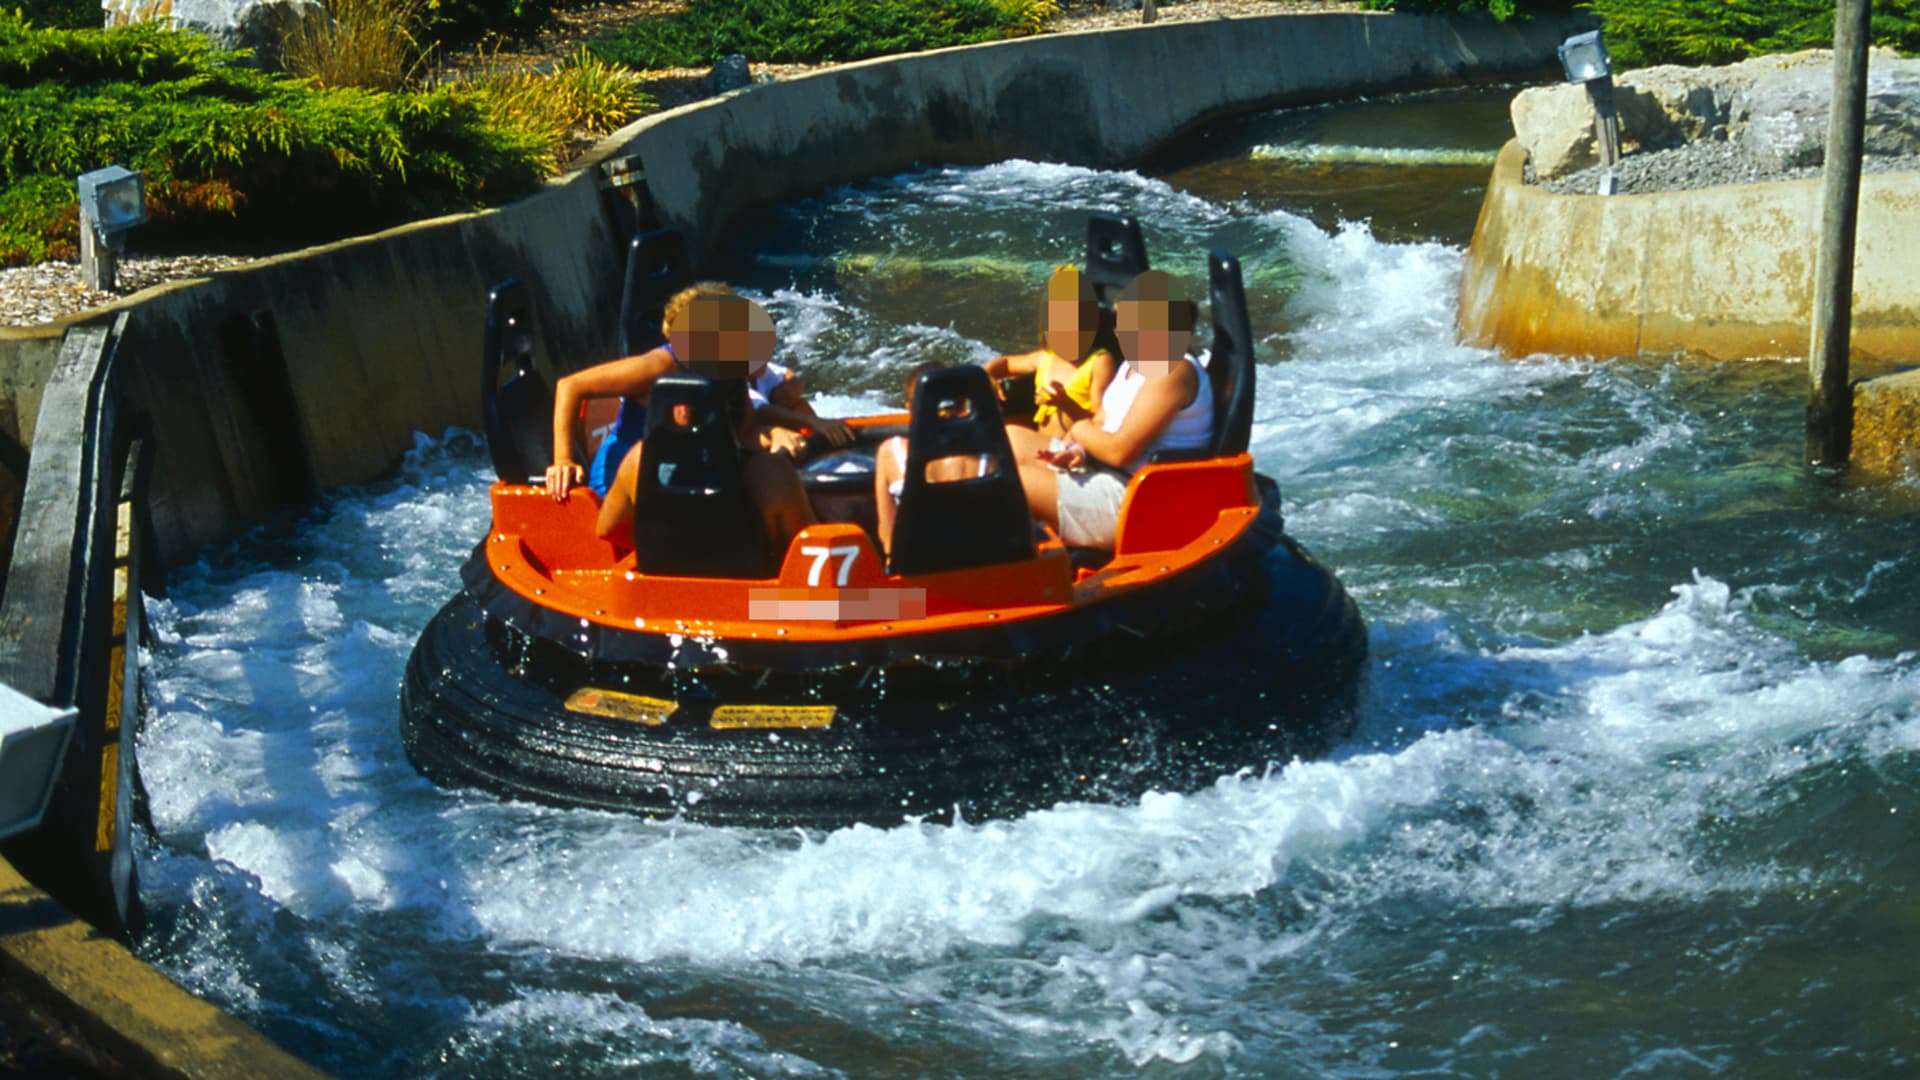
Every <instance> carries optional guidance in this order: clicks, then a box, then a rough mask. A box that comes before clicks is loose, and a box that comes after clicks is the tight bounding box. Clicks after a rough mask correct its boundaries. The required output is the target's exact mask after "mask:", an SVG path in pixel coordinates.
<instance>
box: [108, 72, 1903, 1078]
mask: <svg viewBox="0 0 1920 1080" xmlns="http://www.w3.org/2000/svg"><path fill="white" fill-rule="evenodd" d="M1505 98H1506V92H1504V91H1503V92H1498V93H1485V92H1481V93H1469V94H1442V95H1427V96H1421V97H1415V98H1406V99H1384V100H1381V101H1375V102H1366V103H1357V104H1352V105H1345V106H1338V107H1325V108H1317V109H1303V110H1293V111H1288V112H1282V113H1276V114H1271V115H1269V116H1265V117H1261V118H1257V119H1254V120H1249V121H1245V122H1242V123H1239V124H1236V125H1233V126H1231V127H1224V128H1221V129H1219V130H1216V131H1214V132H1212V133H1210V134H1209V135H1208V137H1206V138H1205V139H1203V140H1200V141H1199V142H1197V143H1196V144H1194V145H1193V146H1191V147H1189V148H1187V149H1186V152H1185V157H1184V158H1183V159H1182V160H1181V161H1179V162H1178V163H1177V164H1176V166H1175V167H1173V168H1170V169H1167V170H1162V171H1158V172H1154V173H1151V174H1149V175H1144V176H1143V175H1139V174H1135V173H1131V172H1100V171H1093V170H1088V169H1082V168H1075V167H1068V166H1061V165H1044V164H1035V163H1030V162H1006V163H1002V164H997V165H991V166H987V167H983V168H966V169H960V168H952V169H931V170H927V171H921V172H915V173H910V174H906V175H902V176H895V177H889V178H879V179H874V180H872V181H869V182H866V183H862V184H859V185H855V186H852V187H848V188H843V189H838V190H834V191H830V192H826V193H823V194H822V195H820V196H819V197H817V198H814V199H810V200H806V201H802V202H799V203H795V204H791V205H787V206H784V207H781V208H778V209H777V210H775V211H771V212H769V213H768V214H767V215H766V217H765V218H764V220H762V221H761V222H759V223H758V224H757V225H756V227H755V228H754V230H753V231H752V234H751V237H750V239H749V240H748V242H746V243H744V244H743V245H742V246H741V248H740V249H739V250H738V251H737V252H736V253H735V254H734V256H733V258H732V265H731V274H730V276H731V277H732V278H733V279H734V280H736V281H737V282H739V283H741V284H742V285H743V287H745V288H747V289H748V290H750V291H751V292H752V293H753V294H754V295H756V296H758V297H761V298H762V299H763V300H764V301H765V302H766V303H767V305H768V307H769V308H770V309H771V310H772V311H773V313H774V315H775V319H776V322H777V324H778V326H779V328H780V333H781V336H782V341H783V348H784V349H785V350H786V356H787V358H789V359H791V360H792V361H793V362H794V363H795V364H796V365H797V366H799V367H800V368H801V369H802V370H803V371H804V373H805V374H806V376H807V378H808V379H809V380H810V382H811V383H812V385H813V386H814V387H815V400H816V402H817V403H818V404H820V405H821V406H822V408H823V411H827V412H833V411H837V410H838V411H851V410H854V409H856V408H874V407H877V406H881V405H885V404H889V403H891V402H893V401H894V400H895V398H896V396H897V395H898V393H899V384H900V376H901V375H902V373H904V371H905V370H906V369H907V367H908V366H910V365H911V364H913V363H914V362H917V361H918V360H920V359H921V358H923V357H926V356H929V355H931V356H935V357H939V358H944V359H949V360H969V359H983V358H985V357H988V356H991V355H993V354H994V353H995V352H996V351H999V350H1004V349H1010V348H1015V347H1022V346H1025V345H1026V343H1027V342H1029V341H1030V340H1031V339H1032V336H1033V331H1034V327H1033V315H1032V312H1033V308H1034V301H1036V300H1037V297H1038V296H1039V288H1040V284H1041V282H1042V281H1044V278H1045V274H1046V272H1047V271H1048V269H1050V268H1051V267H1052V266H1053V265H1054V264H1056V263H1061V262H1067V261H1072V260H1074V259H1076V258H1077V250H1078V246H1079V244H1080V243H1081V242H1082V241H1081V237H1082V235H1083V232H1082V230H1083V227H1084V225H1083V220H1084V214H1085V213H1086V212H1087V211H1088V210H1093V209H1101V210H1117V211H1125V212H1130V213H1134V214H1137V215H1138V216H1139V217H1140V218H1141V219H1142V221H1143V223H1144V225H1145V229H1146V233H1147V239H1148V244H1149V247H1150V250H1151V251H1152V252H1153V254H1154V256H1155V258H1156V259H1157V260H1158V262H1159V263H1160V264H1161V265H1163V266H1165V267H1166V268H1168V269H1170V270H1172V271H1174V272H1175V274H1176V276H1178V277H1179V278H1181V279H1182V280H1184V281H1186V282H1188V283H1189V284H1190V285H1191V286H1192V287H1193V288H1194V290H1195V292H1196V294H1198V293H1199V291H1200V286H1201V283H1202V282H1203V280H1204V262H1203V260H1204V254H1205V251H1206V249H1207V248H1208V247H1210V246H1218V247H1224V248H1226V249H1228V250H1231V251H1234V252H1236V253H1238V254H1240V255H1241V256H1242V258H1243V260H1244V262H1245V266H1246V271H1247V278H1248V291H1249V301H1250V307H1251V309H1252V311H1253V314H1254V324H1255V333H1256V337H1258V338H1260V339H1261V341H1260V346H1259V353H1260V356H1261V359H1262V361H1263V364H1262V367H1261V369H1260V388H1259V398H1258V408H1257V412H1256V423H1255V429H1254V445H1255V451H1256V456H1257V458H1258V460H1259V463H1260V466H1261V468H1262V469H1263V471H1265V472H1267V473H1269V474H1270V475H1272V476H1274V477H1275V478H1276V479H1278V481H1279V483H1280V485H1281V488H1282V490H1283V492H1284V496H1285V510H1286V515H1287V520H1288V526H1289V530H1290V531H1291V532H1292V533H1293V534H1294V535H1295V536H1296V537H1298V538H1300V539H1301V540H1302V541H1303V542H1304V543H1305V544H1306V545H1307V546H1308V547H1309V548H1311V549H1312V550H1313V551H1314V552H1315V553H1316V554H1317V555H1318V556H1319V557H1320V558H1322V559H1323V560H1324V561H1326V562H1327V563H1328V564H1329V565H1332V566H1334V567H1335V568H1337V570H1338V572H1339V573H1340V575H1341V576H1342V578H1343V580H1344V581H1345V582H1346V584H1347V586H1348V588H1349V589H1350V590H1351V591H1352V592H1353V593H1354V595H1355V598H1356V599H1357V600H1358V602H1359V603H1360V605H1361V608H1362V610H1363V611H1364V613H1365V614H1366V616H1367V618H1368V621H1369V623H1370V625H1371V633H1372V643H1373V660H1372V662H1371V670H1370V672H1369V684H1368V686H1367V689H1366V694H1365V698H1364V703H1363V712H1362V716H1361V718H1360V723H1359V729H1358V731H1357V733H1356V734H1355V735H1354V736H1353V737H1352V738H1351V739H1350V740H1348V741H1347V742H1346V743H1345V744H1344V745H1342V746H1341V747H1340V748H1339V749H1338V750H1337V751H1336V752H1335V753H1333V754H1332V755H1331V756H1329V757H1327V758H1325V759H1322V760H1317V761H1310V762H1275V763H1273V764H1272V766H1271V767H1269V768H1267V769H1264V770H1254V771H1251V772H1247V773H1244V774H1240V775H1234V776H1227V777H1222V778H1221V779H1220V780H1219V781H1218V782H1217V783H1216V784H1214V785H1213V786H1211V787H1209V788H1206V789H1205V790H1201V791H1197V792H1192V793H1164V794H1156V795H1152V796H1149V797H1148V798H1146V799H1143V800H1141V801H1140V802H1139V803H1137V804H1132V805H1123V806H1111V805H1094V804H1080V805H1060V806H1056V807H1054V808H1052V809H1049V810H1045V811H1041V812H1037V813H1033V814H1030V815H1027V816H1025V817H1022V818H1019V819H1016V820H1010V821H959V822H955V821H947V820H941V821H927V822H922V823H917V824H910V825H906V826H903V827H899V828H895V829H889V830H876V829H871V828H865V827H861V828H853V829H848V830H843V831H839V832H834V833H831V834H799V833H782V832H755V831H747V830H728V829H715V828H705V827H699V826H693V825H687V824H684V823H675V822H664V823H649V822H641V821H636V820H630V819H627V818H624V817H620V816H614V815H607V814H598V813H579V812H562V811H555V810H548V809H543V808H538V807H533V806H526V805H518V804H512V803H506V802H501V801H499V800H496V799H493V798H489V797H484V796H478V795H473V794H468V793H460V792H448V791H442V790H439V789H437V788H434V787H432V786H431V785H429V784H427V783H426V782H424V781H423V780H421V779H419V778H418V777H417V776H416V775H415V774H414V772H413V771H412V769H411V768H410V767H409V766H408V764H407V762H406V760H405V757H404V755H403V754H402V751H401V748H400V740H399V736H398V733H397V729H396V688H397V686H398V683H399V679H400V671H401V668H402V665H403V664H404V662H405V659H406V656H407V653H408V650H409V649H410V648H411V646H412V642H413V639H414V636H415V635H416V634H417V632H418V631H419V629H420V627H421V626H423V625H424V623H425V622H426V620H427V619H428V617H429V616H430V615H431V614H432V613H433V612H434V610H435V609H436V608H437V606H438V605H439V604H440V603H441V602H442V601H443V600H444V599H445V598H446V597H447V596H448V595H449V594H450V591H451V590H452V589H453V588H454V586H455V582H456V576H457V575H456V568H457V566H458V565H459V563H460V561H461V560H462V558H464V556H465V555H466V553H467V552H468V550H469V549H470V548H471V546H472V544H473V543H474V542H475V540H476V539H477V538H478V537H479V536H480V535H481V533H482V531H483V530H484V528H485V524H486V502H485V487H486V480H487V469H486V465H485V453H484V449H483V448H482V447H481V446H480V445H479V444H478V442H477V441H476V439H475V437H474V436H473V435H471V434H469V433H464V432H449V433H433V434H432V435H430V436H427V435H423V436H421V437H420V438H419V440H418V443H417V445H416V446H415V447H414V448H413V449H412V450H411V451H410V452H409V453H408V454H407V457H406V461H405V464H404V465H403V467H402V468H401V470H400V472H399V475H397V476H396V477H395V478H393V479H392V480H391V481H390V482H387V483H384V484H380V485H375V486H372V487H368V488H364V489H358V490H352V491H344V492H339V493H336V494H334V495H333V496H331V497H329V498H328V499H327V500H326V501H325V502H324V503H323V504H322V505H320V506H318V507H316V508H314V509H313V510H311V511H310V512H308V513H307V514H305V515H304V516H302V517H301V518H300V519H299V520H297V521H292V522H286V523H282V524H281V525H280V526H279V527H275V528H269V529H264V530H261V531H260V532H258V533H256V534H254V535H253V536H251V537H249V538H247V539H246V540H244V541H242V542H240V543H238V544H235V545H233V546H231V547H230V548H227V549H224V550H219V551H211V552H208V553H207V554H206V556H205V559H204V561H203V562H201V563H199V564H197V565H195V566H191V567H187V568H185V569H183V570H182V571H181V572H179V573H178V574H176V576H175V578H174V580H173V581H172V583H171V593H170V595H169V596H168V598H167V599H165V600H163V601H159V602H157V603H155V604H154V605H153V609H154V611H153V617H154V623H155V627H156V630H157V632H158V635H159V640H158V643H157V645H156V647H155V648H154V649H153V651H152V654H151V657H150V667H149V669H148V670H149V678H150V697H151V710H150V717H149V720H148V722H147V727H146V730H145V733H144V735H143V737H142V740H141V742H140V748H139V750H140V759H141V764H142V767H143V769H144V772H145V777H146V782H147V785H148V787H149V789H150V791H151V793H152V800H153V805H152V810H153V818H154V823H155V833H154V834H153V835H152V836H150V837H148V838H147V841H146V844H145V851H144V861H143V864H142V874H143V879H144V887H145V890H146V897H147V902H148V904H149V907H150V910H151V917H152V920H153V926H152V929H151V930H150V932H149V936H148V939H147V941H146V942H145V943H144V945H143V952H144V954H145V955H147V956H148V957H150V958H151V959H153V960H154V961H155V962H156V963H158V964H159V965H160V966H161V967H162V969H163V970H165V971H166V972H167V973H168V974H170V975H171V976H173V977H174V978H176V979H178V980H180V981H181V982H183V983H184V984H186V985H187V986H188V987H190V988H191V989H193V990H194V991H195V992H197V993H200V994H202V995H204V996H207V997H209V998H211V999H212V1000H215V1001H217V1002H219V1003H220V1004H222V1005H223V1006H225V1007H227V1008H229V1009H231V1010H233V1011H234V1012H235V1013H237V1014H239V1015H240V1016H242V1017H244V1018H246V1019H247V1020H249V1021H250V1022H252V1023H254V1024H256V1025H258V1026H260V1027H261V1028H262V1029H264V1030H265V1031H266V1032H267V1033H268V1034H270V1035H271V1036H272V1037H274V1038H275V1039H277V1040H279V1041H281V1042H282V1043H283V1044H285V1045H286V1046H288V1047H289V1048H290V1049H292V1050H294V1051H295V1052H296V1053H298V1054H300V1055H302V1056H304V1057H306V1058H308V1059H310V1060H312V1061H313V1062H315V1063H316V1064H318V1065H319V1066H321V1067H323V1068H326V1069H328V1070H330V1071H334V1072H336V1073H339V1074H341V1075H352V1076H383V1075H394V1076H397V1075H421V1074H438V1075H447V1076H468V1075H482V1076H514V1075H577V1076H594V1075H636V1074H638V1075H647V1076H654V1075H661V1076H676V1075H684V1076H754V1077H760V1076H830V1075H850V1076H915V1077H918V1076H968V1077H978V1076H1007V1077H1013V1076H1020V1077H1029V1076H1053V1077H1079V1076H1140V1075H1145V1076H1183V1077H1184V1076H1220V1075H1249V1076H1299V1077H1309V1076H1315V1077H1317V1076H1349V1077H1363V1076H1365V1077H1373V1076H1382V1075H1397V1074H1403V1073H1405V1074H1420V1075H1462V1076H1491V1075H1501V1074H1505V1075H1566V1076H1620V1075H1649V1076H1695V1075H1699V1076H1705V1075H1739V1076H1746V1077H1751V1076H1807V1075H1834V1076H1881V1075H1896V1074H1901V1073H1907V1074H1911V1071H1912V1070H1913V1069H1914V1068H1915V1067H1916V1058H1920V1034H1917V1033H1920V979H1916V976H1915V975H1914V971H1913V964H1912V962H1911V957H1910V954H1907V953H1906V952H1905V949H1906V948H1908V947H1910V943H1911V942H1912V941H1913V940H1914V936H1915V934H1916V933H1920V902H1916V895H1920V860H1916V859H1915V858H1914V857H1913V852H1914V851H1915V850H1916V849H1915V845H1914V838H1915V822H1916V819H1920V655H1917V654H1916V652H1915V646H1916V643H1920V607H1916V605H1914V604H1913V602H1912V599H1911V598H1912V597H1913V595H1914V594H1915V593H1916V591H1920V554H1917V553H1916V551H1915V546H1914V542H1913V541H1914V538H1915V536H1916V527H1917V526H1920V491H1917V490H1916V489H1915V487H1914V486H1913V485H1912V484H1910V483H1909V484H1904V485H1903V484H1895V485H1891V486H1886V487H1866V486H1856V485H1849V484H1845V483H1835V482H1832V481H1829V480H1823V479H1821V478H1818V477H1814V476H1810V475H1808V474H1807V473H1806V472H1805V471H1803V470H1802V469H1801V468H1800V467H1799V465H1798V463H1797V461H1798V455H1799V445H1800V434H1799V417H1800V415H1801V408H1802V399H1803V394H1804V391H1803V389H1802V387H1803V384H1804V380H1805V370H1804V368H1803V367H1800V366H1791V365H1785V364H1775V363H1764V364H1763V363H1753V364H1720V365H1704V364H1699V363H1691V362H1686V361H1683V360H1677V359H1675V358H1671V357H1659V356H1646V357H1637V358H1628V359H1604V360H1596V359H1590V358H1555V357H1536V358H1531V359H1525V360H1518V361H1505V360H1501V359H1498V358H1496V357H1494V356H1492V355H1490V354H1488V353H1485V352H1482V351H1478V350H1474V349H1469V348H1465V347H1462V346H1460V345H1458V344H1456V343H1455V341H1454V337H1453V318H1454V287H1455V280H1456V277H1457V275H1458V273H1459V269H1460V264H1461V258H1462V247H1463V245H1464V244H1465V242H1466V239H1467V237H1468V235H1469V234H1470V231H1471V227H1472V220H1473V214H1474V211H1475V209H1476V207H1477V205H1478V200H1479V196H1480V190H1481V185H1482V184H1483V183H1484V181H1485V177H1486V175H1487V171H1488V168H1489V166H1490V163H1491V158H1492V152H1493V151H1494V149H1496V148H1497V146H1498V145H1499V143H1500V141H1501V140H1502V139H1503V138H1504V137H1505V131H1506V128H1505V124H1504V118H1503V113H1502V109H1503V103H1504V101H1505Z"/></svg>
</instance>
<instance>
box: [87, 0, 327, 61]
mask: <svg viewBox="0 0 1920 1080" xmlns="http://www.w3.org/2000/svg"><path fill="white" fill-rule="evenodd" d="M100 6H101V9H102V10H103V11H104V12H105V13H106V23H107V25H108V26H118V25H122V24H124V23H129V22H138V21H141V20H143V19H154V18H163V19H166V20H168V21H169V22H170V23H171V24H172V25H173V26H174V28H175V29H179V30H191V31H193V32H194V33H197V34H199V35H201V36H202V37H205V38H207V39H208V40H210V41H212V42H213V43H214V44H215V45H216V46H218V47H220V48H222V49H251V50H252V51H253V54H254V57H255V59H256V60H257V61H260V62H263V63H265V64H267V65H268V66H271V65H272V64H275V63H277V62H278V57H279V50H280V42H281V41H282V40H283V39H285V37H286V36H287V34H289V33H291V32H292V31H293V30H294V29H296V28H298V27H300V26H302V25H305V24H308V23H314V22H319V21H323V20H325V19H326V18H327V9H326V7H325V6H324V5H323V4H321V3H320V0H102V2H101V5H100Z"/></svg>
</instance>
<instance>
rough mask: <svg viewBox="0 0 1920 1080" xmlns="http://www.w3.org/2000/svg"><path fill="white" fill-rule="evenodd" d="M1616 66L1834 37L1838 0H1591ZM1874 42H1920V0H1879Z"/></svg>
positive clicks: (1755, 52) (1723, 55)
mask: <svg viewBox="0 0 1920 1080" xmlns="http://www.w3.org/2000/svg"><path fill="white" fill-rule="evenodd" d="M1582 6H1583V7H1585V8H1587V9H1589V10H1591V11H1593V12H1594V13H1595V14H1598V15H1599V16H1600V17H1601V18H1602V19H1604V20H1605V23H1606V32H1607V49H1608V51H1609V52H1610V53H1612V55H1613V57H1614V59H1615V62H1616V66H1618V67H1640V66H1644V65H1648V64H1701V65H1704V64H1727V63H1732V62H1734V61H1736V60H1742V59H1745V58H1747V57H1749V56H1763V55H1766V54H1768V53H1778V52H1797V51H1799V50H1801V49H1811V48H1825V47H1829V46H1831V45H1832V44H1833V15H1834V0H1590V2H1588V3H1585V4H1583V5H1582ZM1873 43H1874V44H1876V45H1890V46H1892V47H1894V48H1896V49H1899V50H1900V51H1901V52H1903V53H1912V52H1914V51H1915V50H1920V0H1877V2H1876V3H1875V4H1874V5H1873Z"/></svg>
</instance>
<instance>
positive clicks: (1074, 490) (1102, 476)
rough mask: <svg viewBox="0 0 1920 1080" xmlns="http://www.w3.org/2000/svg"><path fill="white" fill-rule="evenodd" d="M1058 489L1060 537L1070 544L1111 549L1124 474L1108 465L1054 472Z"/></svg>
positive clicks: (1123, 489)
mask: <svg viewBox="0 0 1920 1080" xmlns="http://www.w3.org/2000/svg"><path fill="white" fill-rule="evenodd" d="M1055 479H1056V480H1058V485H1057V486H1058V488H1059V491H1060V496H1059V502H1058V504H1057V507H1056V509H1057V511H1058V513H1059V517H1060V539H1062V540H1065V541H1066V542H1067V544H1068V545H1069V546H1071V547H1091V548H1104V549H1106V550H1108V551H1112V550H1113V541H1114V536H1115V533H1116V532H1118V530H1119V527H1120V503H1121V500H1123V499H1125V498H1126V495H1127V478H1126V477H1124V476H1121V475H1120V474H1119V473H1117V472H1114V471H1112V470H1111V469H1074V470H1072V471H1070V472H1059V473H1056V474H1055Z"/></svg>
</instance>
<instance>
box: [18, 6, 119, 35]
mask: <svg viewBox="0 0 1920 1080" xmlns="http://www.w3.org/2000/svg"><path fill="white" fill-rule="evenodd" d="M5 6H6V8H7V9H8V10H9V11H11V10H14V9H18V10H19V12H20V14H22V15H25V16H26V17H27V18H28V19H29V20H31V21H32V22H33V24H34V25H35V26H45V27H49V28H52V29H55V30H86V29H99V28H100V27H101V26H103V25H105V24H106V20H107V14H106V12H105V11H103V10H102V9H101V7H100V0H13V2H11V3H9V4H7V5H5Z"/></svg>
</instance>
